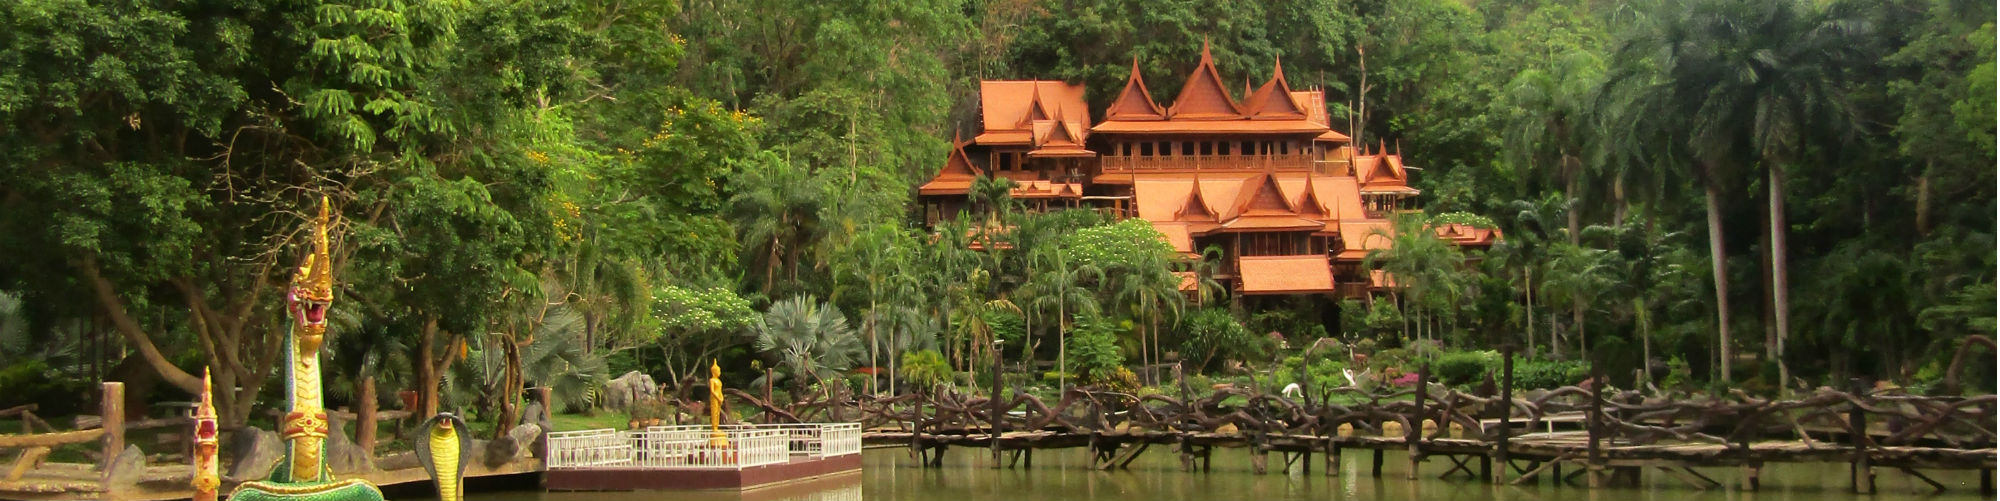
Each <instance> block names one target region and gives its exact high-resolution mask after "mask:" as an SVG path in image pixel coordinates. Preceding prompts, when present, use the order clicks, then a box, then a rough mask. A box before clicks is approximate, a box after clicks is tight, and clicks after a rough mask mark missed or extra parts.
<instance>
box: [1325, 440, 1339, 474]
mask: <svg viewBox="0 0 2000 501" xmlns="http://www.w3.org/2000/svg"><path fill="white" fill-rule="evenodd" d="M1326 476H1329V477H1338V476H1340V439H1339V437H1327V439H1326Z"/></svg>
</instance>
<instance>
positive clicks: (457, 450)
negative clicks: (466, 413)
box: [410, 412, 472, 501]
mask: <svg viewBox="0 0 2000 501" xmlns="http://www.w3.org/2000/svg"><path fill="white" fill-rule="evenodd" d="M417 429H419V430H424V431H423V432H422V436H418V437H416V439H415V440H411V441H410V442H411V443H412V445H413V446H414V448H415V449H416V452H417V461H419V462H422V463H423V464H424V471H427V472H430V474H431V481H433V482H436V483H437V490H438V500H439V501H460V500H462V499H465V498H464V496H465V465H466V464H468V463H470V462H471V461H470V459H471V458H472V437H470V436H467V432H466V427H465V420H463V419H459V418H458V416H453V415H451V413H449V412H441V413H438V415H436V416H432V417H431V418H430V419H427V420H424V425H423V426H420V427H417Z"/></svg>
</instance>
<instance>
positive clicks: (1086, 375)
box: [1069, 315, 1131, 384]
mask: <svg viewBox="0 0 2000 501" xmlns="http://www.w3.org/2000/svg"><path fill="white" fill-rule="evenodd" d="M1069 353H1070V360H1072V365H1071V367H1072V368H1074V369H1075V370H1076V372H1077V375H1078V376H1079V377H1080V378H1081V379H1082V380H1083V381H1086V384H1088V381H1095V380H1101V379H1105V378H1108V377H1111V373H1112V371H1113V369H1118V368H1120V366H1122V365H1124V363H1125V355H1124V354H1123V353H1119V352H1118V337H1117V334H1116V333H1114V332H1113V326H1112V325H1111V324H1110V323H1107V322H1105V321H1104V320H1103V319H1101V318H1097V317H1094V316H1089V315H1086V316H1083V317H1080V318H1078V319H1077V321H1076V327H1075V328H1073V329H1071V330H1070V335H1069ZM1126 372H1128V373H1129V372H1131V371H1126Z"/></svg>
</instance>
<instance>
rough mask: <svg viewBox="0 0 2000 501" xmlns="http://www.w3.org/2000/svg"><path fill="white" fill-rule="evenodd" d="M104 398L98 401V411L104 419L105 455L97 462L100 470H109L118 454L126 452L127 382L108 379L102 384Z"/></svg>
mask: <svg viewBox="0 0 2000 501" xmlns="http://www.w3.org/2000/svg"><path fill="white" fill-rule="evenodd" d="M102 388H103V390H104V391H103V392H101V393H102V399H101V400H99V401H98V405H97V406H98V411H99V412H102V413H103V416H104V420H103V421H101V423H102V424H101V425H100V426H103V427H104V456H103V457H102V458H100V459H99V460H98V462H97V469H98V471H108V470H110V469H111V463H112V462H113V461H117V460H118V454H119V453H121V452H125V383H120V382H117V381H107V382H105V383H104V384H103V385H102Z"/></svg>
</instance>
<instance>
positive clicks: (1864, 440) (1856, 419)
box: [1847, 378, 1991, 494]
mask: <svg viewBox="0 0 2000 501" xmlns="http://www.w3.org/2000/svg"><path fill="white" fill-rule="evenodd" d="M1847 385H1848V388H1849V390H1851V391H1853V393H1854V397H1855V398H1861V397H1862V396H1864V395H1867V392H1868V387H1867V386H1866V385H1864V384H1862V383H1861V378H1852V379H1849V380H1848V381H1847ZM1847 426H1848V427H1849V428H1853V429H1854V433H1852V434H1851V435H1852V436H1850V437H1848V440H1849V441H1851V442H1853V443H1854V462H1853V463H1852V464H1849V465H1848V467H1847V468H1848V469H1847V478H1848V486H1849V487H1851V488H1852V489H1853V490H1854V492H1855V493H1865V494H1874V493H1875V468H1874V467H1872V466H1869V465H1868V415H1867V411H1864V410H1862V409H1861V406H1859V405H1856V406H1854V408H1852V409H1848V411H1847ZM1987 490H1988V491H1991V489H1987Z"/></svg>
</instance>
